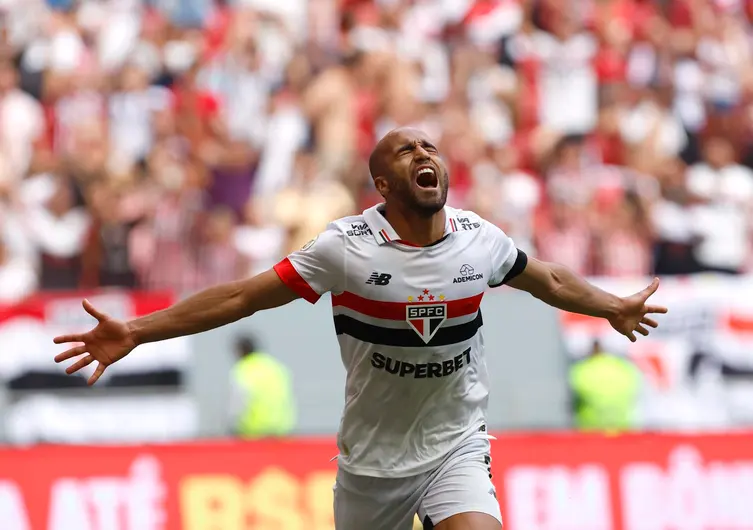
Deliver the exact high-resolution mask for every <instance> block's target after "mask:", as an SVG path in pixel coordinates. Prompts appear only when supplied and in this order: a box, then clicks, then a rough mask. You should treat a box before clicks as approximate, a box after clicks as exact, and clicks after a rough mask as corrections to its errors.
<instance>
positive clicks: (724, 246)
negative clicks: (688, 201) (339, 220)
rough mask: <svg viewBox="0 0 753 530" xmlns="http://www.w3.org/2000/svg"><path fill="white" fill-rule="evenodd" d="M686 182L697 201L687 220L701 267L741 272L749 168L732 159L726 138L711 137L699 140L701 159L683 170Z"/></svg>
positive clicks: (752, 206)
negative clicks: (701, 148)
mask: <svg viewBox="0 0 753 530" xmlns="http://www.w3.org/2000/svg"><path fill="white" fill-rule="evenodd" d="M687 186H688V190H689V192H690V193H691V194H692V195H693V197H694V198H695V199H696V201H697V202H696V204H695V206H694V207H693V219H692V225H693V227H694V229H695V230H694V231H695V233H696V235H697V236H698V239H699V241H698V245H697V246H696V248H695V258H696V260H697V262H698V263H699V265H700V266H701V269H702V270H703V271H708V272H717V273H722V274H740V273H742V272H743V270H744V268H745V266H746V264H747V261H748V260H749V258H750V246H749V244H750V240H751V227H753V170H751V169H750V168H747V167H745V166H743V165H741V164H739V163H738V162H737V159H736V153H735V150H734V146H733V145H732V143H731V142H730V141H729V140H727V139H726V138H723V137H720V136H712V137H710V138H708V139H706V140H705V142H704V143H703V161H702V162H700V163H698V164H694V165H693V166H691V167H690V168H689V169H688V175H687Z"/></svg>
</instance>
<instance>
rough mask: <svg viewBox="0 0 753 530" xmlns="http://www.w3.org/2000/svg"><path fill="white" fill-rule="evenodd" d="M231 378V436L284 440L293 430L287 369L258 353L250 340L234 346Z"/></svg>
mask: <svg viewBox="0 0 753 530" xmlns="http://www.w3.org/2000/svg"><path fill="white" fill-rule="evenodd" d="M235 349H236V355H237V361H236V363H235V366H234V367H233V372H232V375H231V384H230V389H231V398H230V399H231V401H230V407H229V411H230V422H231V429H230V430H231V432H233V433H235V434H237V435H238V436H241V437H243V438H264V437H269V436H285V435H288V434H290V433H291V431H292V430H293V428H294V427H295V421H296V420H295V403H294V397H293V389H292V381H291V379H290V374H289V372H288V369H287V368H286V367H285V366H284V365H283V364H282V363H281V362H280V361H279V360H277V359H275V358H274V357H273V356H271V355H269V354H268V353H264V352H262V351H260V350H259V349H258V347H257V345H256V343H255V342H254V340H253V339H252V338H251V337H241V338H239V339H238V340H237V341H236V345H235Z"/></svg>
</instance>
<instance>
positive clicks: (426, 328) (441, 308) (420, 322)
mask: <svg viewBox="0 0 753 530" xmlns="http://www.w3.org/2000/svg"><path fill="white" fill-rule="evenodd" d="M414 301H417V302H418V303H416V304H409V305H407V306H405V320H407V321H408V324H410V327H411V328H413V331H415V332H416V333H418V336H419V337H421V339H423V341H424V342H425V343H427V344H428V343H429V341H430V340H431V339H432V338H434V335H436V334H437V331H438V330H439V327H440V326H441V325H442V324H444V321H445V320H447V304H446V303H444V295H439V296H438V297H437V296H434V295H433V294H431V292H430V291H429V290H428V289H424V291H423V294H421V295H419V296H417V297H413V296H409V297H408V302H414Z"/></svg>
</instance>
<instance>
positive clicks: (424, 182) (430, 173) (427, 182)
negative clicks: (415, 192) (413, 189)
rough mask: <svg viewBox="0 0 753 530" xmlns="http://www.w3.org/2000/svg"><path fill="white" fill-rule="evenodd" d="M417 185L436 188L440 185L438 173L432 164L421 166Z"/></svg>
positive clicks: (417, 175)
mask: <svg viewBox="0 0 753 530" xmlns="http://www.w3.org/2000/svg"><path fill="white" fill-rule="evenodd" d="M416 185H417V186H418V187H419V188H436V187H437V186H439V178H438V177H437V173H436V171H435V170H434V168H433V167H431V166H421V167H419V168H418V171H417V174H416Z"/></svg>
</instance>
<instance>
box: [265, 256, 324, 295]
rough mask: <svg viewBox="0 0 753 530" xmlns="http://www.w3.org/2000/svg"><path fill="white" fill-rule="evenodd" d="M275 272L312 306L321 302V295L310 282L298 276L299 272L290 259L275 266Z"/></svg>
mask: <svg viewBox="0 0 753 530" xmlns="http://www.w3.org/2000/svg"><path fill="white" fill-rule="evenodd" d="M274 270H275V272H276V273H277V276H279V277H280V279H281V280H282V282H283V283H284V284H285V285H287V286H288V287H289V288H290V289H291V290H292V291H293V292H294V293H296V294H297V295H298V296H300V297H301V298H303V299H304V300H306V301H307V302H310V303H312V304H315V303H316V302H317V300H319V298H320V295H319V294H317V292H316V291H314V290H313V289H312V288H311V286H310V285H309V284H308V282H307V281H306V280H304V279H303V277H302V276H301V275H300V274H298V271H297V270H295V267H293V264H292V263H291V262H290V260H289V259H288V258H285V259H284V260H282V261H281V262H280V263H278V264H277V265H275V266H274Z"/></svg>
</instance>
